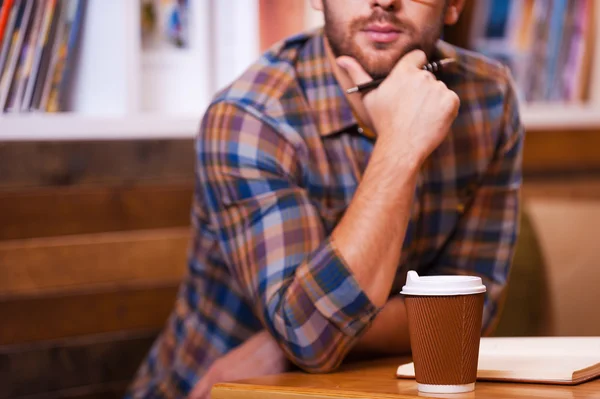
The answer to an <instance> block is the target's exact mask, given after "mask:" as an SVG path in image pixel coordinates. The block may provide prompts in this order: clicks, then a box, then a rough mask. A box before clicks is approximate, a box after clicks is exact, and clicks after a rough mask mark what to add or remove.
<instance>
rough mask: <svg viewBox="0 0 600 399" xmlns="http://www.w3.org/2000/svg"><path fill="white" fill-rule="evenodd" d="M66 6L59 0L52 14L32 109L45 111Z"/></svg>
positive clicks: (30, 107) (34, 90) (32, 99)
mask: <svg viewBox="0 0 600 399" xmlns="http://www.w3.org/2000/svg"><path fill="white" fill-rule="evenodd" d="M64 12H65V7H64V3H63V2H62V1H57V2H56V3H55V6H54V10H53V14H52V24H51V25H50V31H49V32H48V36H47V37H46V38H45V42H44V48H43V50H42V58H41V60H40V66H39V71H38V78H37V81H36V83H35V87H34V89H33V96H32V98H31V103H30V105H29V110H30V111H45V110H46V105H45V104H46V103H45V102H44V101H45V100H46V99H45V97H47V95H45V94H46V91H47V90H48V91H49V89H46V88H47V87H48V86H50V79H51V76H52V73H53V71H54V65H55V64H56V61H55V59H56V49H57V46H58V44H57V42H58V39H59V38H60V35H61V33H62V30H63V21H64Z"/></svg>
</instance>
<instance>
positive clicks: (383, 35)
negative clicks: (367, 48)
mask: <svg viewBox="0 0 600 399" xmlns="http://www.w3.org/2000/svg"><path fill="white" fill-rule="evenodd" d="M364 32H365V33H366V35H367V37H368V38H369V40H371V41H374V42H378V43H390V42H393V41H395V40H396V39H398V36H400V32H377V31H373V30H367V31H364Z"/></svg>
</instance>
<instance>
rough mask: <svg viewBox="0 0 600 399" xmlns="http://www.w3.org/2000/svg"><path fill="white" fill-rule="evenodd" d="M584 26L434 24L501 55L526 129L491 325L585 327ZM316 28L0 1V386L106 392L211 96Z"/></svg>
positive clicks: (211, 3)
mask: <svg viewBox="0 0 600 399" xmlns="http://www.w3.org/2000/svg"><path fill="white" fill-rule="evenodd" d="M407 1H408V0H407ZM599 21H600V4H598V2H597V1H596V0H477V1H474V0H467V7H466V10H465V12H464V14H463V16H462V19H461V21H460V23H459V24H458V25H456V26H454V27H451V28H449V29H447V31H446V32H444V39H445V40H447V41H449V42H450V43H453V44H456V45H458V46H461V47H464V48H468V49H470V50H475V51H478V52H481V53H484V54H486V55H488V56H490V57H493V58H496V59H498V60H500V61H501V62H503V63H505V64H506V65H508V66H509V68H510V69H511V71H512V73H513V76H514V78H515V81H516V84H517V87H518V94H519V97H520V99H521V114H522V118H523V122H524V124H525V127H526V129H527V137H526V143H525V155H524V164H523V167H524V178H525V183H524V187H523V194H522V198H523V212H522V225H521V226H522V227H521V234H520V237H519V242H518V248H517V253H516V255H515V264H514V268H513V272H512V274H511V283H510V289H509V292H508V295H507V298H506V304H505V312H504V313H503V316H502V318H501V319H500V321H499V324H498V326H497V329H496V335H505V336H506V335H508V336H510V335H532V336H536V335H554V336H556V335H561V336H583V335H600V317H598V311H597V309H598V307H599V306H600V297H599V296H598V295H597V293H596V290H597V287H598V286H599V285H600V268H599V267H598V263H599V260H600V254H598V253H597V250H596V245H595V243H597V241H598V240H597V239H596V237H597V234H598V232H597V230H596V229H597V226H600V40H598V39H600V37H599V35H600V29H598V28H597V24H598V22H599ZM321 24H322V16H321V15H320V14H319V13H317V12H314V11H312V10H311V9H310V7H309V4H308V0H126V1H123V0H37V1H36V0H1V1H0V109H2V111H3V112H2V113H1V114H0V399H6V398H54V397H72V398H111V397H120V395H121V394H122V392H123V390H124V388H125V386H126V384H127V383H128V382H129V381H130V379H131V377H132V375H133V373H134V372H135V370H136V368H137V367H138V365H139V363H140V361H141V359H142V357H143V356H144V355H145V354H146V352H147V350H148V348H149V346H150V344H151V342H152V341H153V339H154V337H155V336H156V334H157V333H158V331H159V330H160V328H161V327H162V325H163V323H164V321H165V319H166V317H167V315H168V313H169V311H170V310H171V308H172V304H173V299H174V297H175V293H176V290H177V286H178V283H179V281H180V279H181V277H182V276H183V274H184V273H185V268H186V253H187V247H188V241H189V211H190V202H191V196H192V189H193V168H194V157H193V136H194V134H195V133H196V132H197V129H198V124H199V121H200V118H201V117H202V114H203V112H204V110H205V108H206V106H207V104H208V102H209V101H210V98H211V96H212V95H213V94H214V93H215V92H216V91H217V90H219V89H220V88H223V87H224V86H226V85H227V84H228V83H229V82H231V81H232V80H233V79H234V78H235V77H236V76H238V75H239V74H240V73H241V72H242V71H243V70H244V69H245V68H246V67H247V66H248V65H249V64H250V63H252V62H253V61H254V60H255V59H256V58H257V57H258V56H259V55H260V53H261V52H263V51H264V50H266V49H267V48H268V47H269V46H271V45H273V44H274V43H276V42H278V41H279V40H281V39H283V38H284V37H287V36H289V35H291V34H294V33H297V32H300V31H303V30H308V29H315V28H317V27H319V26H321Z"/></svg>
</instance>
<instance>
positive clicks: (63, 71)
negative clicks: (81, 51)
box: [47, 0, 84, 112]
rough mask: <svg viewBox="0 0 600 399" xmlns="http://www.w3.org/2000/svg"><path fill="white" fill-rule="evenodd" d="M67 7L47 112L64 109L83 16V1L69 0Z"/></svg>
mask: <svg viewBox="0 0 600 399" xmlns="http://www.w3.org/2000/svg"><path fill="white" fill-rule="evenodd" d="M69 1H70V2H69V4H68V6H67V7H68V8H67V10H68V11H67V18H66V28H65V30H64V32H63V36H62V39H61V44H60V48H59V50H58V57H59V58H58V62H57V65H56V69H55V71H54V76H53V79H52V88H51V91H50V96H49V99H48V106H47V111H48V112H60V111H61V110H64V108H65V107H64V106H65V102H66V100H65V96H66V94H67V86H68V77H69V74H70V71H71V69H72V68H71V64H72V62H73V58H74V57H73V54H74V51H75V47H76V44H77V41H78V37H79V30H80V27H81V20H82V18H83V9H84V1H83V0H69Z"/></svg>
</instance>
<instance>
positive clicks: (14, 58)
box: [0, 1, 33, 110]
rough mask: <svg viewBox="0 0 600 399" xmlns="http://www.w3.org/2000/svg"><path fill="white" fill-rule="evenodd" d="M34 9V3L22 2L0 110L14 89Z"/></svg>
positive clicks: (0, 87)
mask: <svg viewBox="0 0 600 399" xmlns="http://www.w3.org/2000/svg"><path fill="white" fill-rule="evenodd" d="M32 9H33V3H32V2H30V1H21V10H20V12H19V14H20V15H19V18H18V20H17V25H16V26H15V31H14V33H13V36H12V40H11V48H10V51H9V56H8V60H7V62H8V64H7V65H6V67H5V69H4V71H3V74H2V81H0V110H4V107H5V105H6V101H7V98H8V94H9V91H10V88H11V87H12V83H13V76H14V74H15V70H16V68H17V63H18V61H19V55H20V53H21V52H20V49H21V46H22V44H23V41H24V39H25V34H26V33H27V26H28V23H29V17H30V15H31V11H32Z"/></svg>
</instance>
